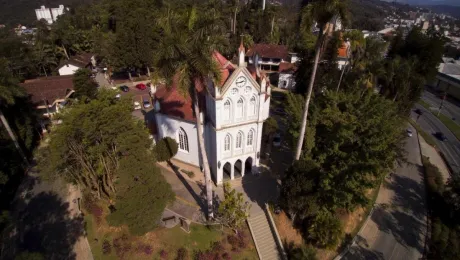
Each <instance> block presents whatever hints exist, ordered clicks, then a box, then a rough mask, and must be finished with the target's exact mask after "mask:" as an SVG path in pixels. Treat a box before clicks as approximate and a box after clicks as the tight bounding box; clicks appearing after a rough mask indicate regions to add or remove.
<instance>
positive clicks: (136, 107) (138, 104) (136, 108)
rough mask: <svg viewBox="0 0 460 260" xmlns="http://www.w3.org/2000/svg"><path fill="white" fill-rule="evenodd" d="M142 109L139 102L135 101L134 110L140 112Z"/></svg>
mask: <svg viewBox="0 0 460 260" xmlns="http://www.w3.org/2000/svg"><path fill="white" fill-rule="evenodd" d="M141 108H142V107H141V104H140V103H139V102H138V101H134V110H139V109H141Z"/></svg>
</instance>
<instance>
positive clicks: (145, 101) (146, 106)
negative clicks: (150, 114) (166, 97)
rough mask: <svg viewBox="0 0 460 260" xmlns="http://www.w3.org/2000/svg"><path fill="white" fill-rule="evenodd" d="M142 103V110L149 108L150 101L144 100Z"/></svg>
mask: <svg viewBox="0 0 460 260" xmlns="http://www.w3.org/2000/svg"><path fill="white" fill-rule="evenodd" d="M142 103H143V105H144V108H149V107H150V106H151V105H150V101H149V100H148V99H144V100H143V101H142Z"/></svg>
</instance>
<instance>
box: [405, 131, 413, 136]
mask: <svg viewBox="0 0 460 260" xmlns="http://www.w3.org/2000/svg"><path fill="white" fill-rule="evenodd" d="M406 133H407V136H409V137H412V130H410V129H407V130H406Z"/></svg>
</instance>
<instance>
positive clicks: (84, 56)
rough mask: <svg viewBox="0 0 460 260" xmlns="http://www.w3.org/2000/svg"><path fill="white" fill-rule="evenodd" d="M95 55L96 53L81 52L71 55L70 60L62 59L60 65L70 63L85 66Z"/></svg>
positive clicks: (80, 66)
mask: <svg viewBox="0 0 460 260" xmlns="http://www.w3.org/2000/svg"><path fill="white" fill-rule="evenodd" d="M93 56H94V53H88V52H84V53H80V54H77V55H75V56H72V57H70V59H69V60H62V61H61V63H60V64H59V67H62V66H64V65H67V64H70V65H74V66H76V67H79V68H85V67H86V66H88V64H90V63H91V58H92V57H93Z"/></svg>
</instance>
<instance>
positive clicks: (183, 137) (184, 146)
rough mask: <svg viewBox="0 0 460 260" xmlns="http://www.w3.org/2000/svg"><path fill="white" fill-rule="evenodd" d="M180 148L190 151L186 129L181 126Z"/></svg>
mask: <svg viewBox="0 0 460 260" xmlns="http://www.w3.org/2000/svg"><path fill="white" fill-rule="evenodd" d="M179 149H180V150H182V151H186V152H188V138H187V133H186V132H185V131H184V129H182V127H181V128H179Z"/></svg>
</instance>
